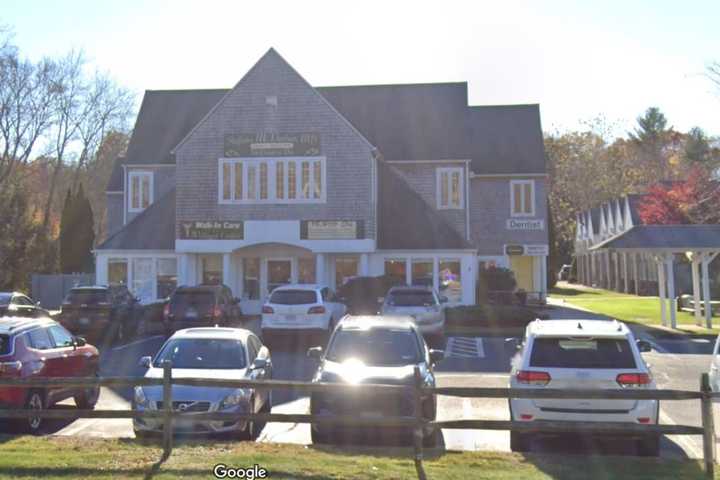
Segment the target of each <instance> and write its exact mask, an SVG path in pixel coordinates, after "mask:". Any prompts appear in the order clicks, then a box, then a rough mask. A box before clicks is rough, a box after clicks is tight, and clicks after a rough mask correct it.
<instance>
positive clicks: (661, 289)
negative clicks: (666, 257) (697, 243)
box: [655, 258, 667, 327]
mask: <svg viewBox="0 0 720 480" xmlns="http://www.w3.org/2000/svg"><path fill="white" fill-rule="evenodd" d="M655 264H656V265H657V273H658V295H659V297H660V317H661V318H662V324H663V327H667V303H666V302H665V264H664V263H663V260H662V258H656V259H655Z"/></svg>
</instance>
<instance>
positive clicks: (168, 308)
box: [163, 303, 170, 320]
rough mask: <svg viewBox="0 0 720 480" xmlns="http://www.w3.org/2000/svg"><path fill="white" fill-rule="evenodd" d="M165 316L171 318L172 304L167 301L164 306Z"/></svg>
mask: <svg viewBox="0 0 720 480" xmlns="http://www.w3.org/2000/svg"><path fill="white" fill-rule="evenodd" d="M163 317H165V320H167V319H168V318H170V304H169V303H166V304H165V306H164V307H163Z"/></svg>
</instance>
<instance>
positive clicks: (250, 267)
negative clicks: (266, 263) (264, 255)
mask: <svg viewBox="0 0 720 480" xmlns="http://www.w3.org/2000/svg"><path fill="white" fill-rule="evenodd" d="M243 295H244V297H245V298H247V299H248V300H257V299H259V298H260V259H259V258H243Z"/></svg>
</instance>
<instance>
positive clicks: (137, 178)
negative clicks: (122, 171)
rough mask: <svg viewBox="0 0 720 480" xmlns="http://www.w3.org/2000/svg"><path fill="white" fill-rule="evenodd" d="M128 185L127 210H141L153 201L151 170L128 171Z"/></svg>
mask: <svg viewBox="0 0 720 480" xmlns="http://www.w3.org/2000/svg"><path fill="white" fill-rule="evenodd" d="M128 185H129V191H128V211H129V212H142V211H143V210H145V209H146V208H147V207H149V206H150V204H151V203H152V202H153V172H129V173H128Z"/></svg>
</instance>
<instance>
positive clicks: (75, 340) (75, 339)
mask: <svg viewBox="0 0 720 480" xmlns="http://www.w3.org/2000/svg"><path fill="white" fill-rule="evenodd" d="M73 345H75V346H76V347H84V346H85V345H87V340H85V339H84V338H83V337H73Z"/></svg>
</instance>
